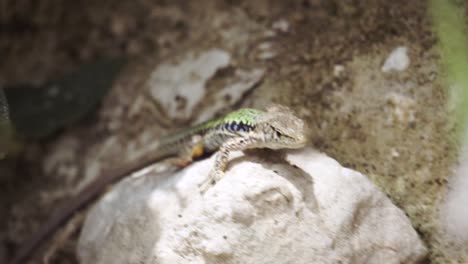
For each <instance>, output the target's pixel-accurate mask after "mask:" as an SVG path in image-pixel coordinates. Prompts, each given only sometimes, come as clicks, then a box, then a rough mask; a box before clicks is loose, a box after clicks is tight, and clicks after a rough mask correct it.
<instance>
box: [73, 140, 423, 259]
mask: <svg viewBox="0 0 468 264" xmlns="http://www.w3.org/2000/svg"><path fill="white" fill-rule="evenodd" d="M236 154H237V155H234V156H235V157H233V158H232V159H231V162H230V167H229V169H228V171H227V173H226V176H225V177H224V178H223V180H222V181H220V182H219V183H218V184H217V185H216V186H214V187H213V188H211V189H210V190H209V191H208V192H207V193H206V194H205V195H204V196H203V197H202V196H201V195H200V194H199V192H198V188H197V185H198V184H199V183H201V182H202V181H203V180H204V178H205V177H206V176H207V174H208V172H209V170H210V168H211V167H212V164H213V158H210V159H207V160H204V161H201V162H197V163H195V164H193V165H192V166H189V167H187V168H185V169H184V170H181V171H180V172H177V173H175V175H172V176H170V175H169V174H164V175H161V174H160V175H157V174H154V173H153V174H154V175H151V174H147V175H145V177H139V178H136V179H135V178H129V179H127V180H125V181H123V182H121V183H120V184H118V185H117V186H116V187H115V188H114V189H113V190H112V191H111V192H109V193H108V194H106V195H105V197H104V198H103V199H102V200H101V201H100V202H99V203H98V204H97V205H95V206H94V208H93V209H92V210H91V211H90V213H89V215H88V217H87V220H86V222H85V225H84V228H83V231H82V234H81V237H80V241H79V247H78V255H79V258H80V260H81V262H82V263H338V262H340V263H414V262H417V261H418V260H421V259H422V258H423V257H424V256H425V254H426V249H425V247H424V245H423V244H422V242H421V241H420V239H419V238H418V235H417V233H416V232H415V230H414V229H413V228H412V226H411V223H410V222H409V220H408V219H407V217H406V216H405V214H404V213H403V212H402V211H401V210H400V209H399V208H397V207H396V206H394V205H393V204H392V203H391V201H390V200H389V199H388V198H387V197H386V195H385V194H384V193H382V192H381V191H380V190H378V189H377V188H376V187H375V186H374V185H373V184H372V183H371V182H370V181H369V180H368V179H367V178H366V177H365V176H364V175H362V174H360V173H358V172H356V171H353V170H350V169H347V168H344V167H342V166H340V165H339V164H338V163H337V162H336V161H335V160H333V159H331V158H329V157H327V156H325V155H323V154H320V153H317V152H315V151H313V150H310V149H305V150H301V151H297V152H291V153H288V154H286V156H285V159H284V160H283V159H279V158H278V157H279V156H280V155H278V154H277V152H271V153H270V152H267V153H262V155H259V156H257V155H255V156H254V155H249V156H243V155H240V153H236ZM260 157H261V158H260Z"/></svg>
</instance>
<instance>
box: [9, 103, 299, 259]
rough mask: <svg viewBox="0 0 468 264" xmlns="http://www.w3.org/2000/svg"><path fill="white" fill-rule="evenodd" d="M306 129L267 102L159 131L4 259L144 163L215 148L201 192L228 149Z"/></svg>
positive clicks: (33, 244)
mask: <svg viewBox="0 0 468 264" xmlns="http://www.w3.org/2000/svg"><path fill="white" fill-rule="evenodd" d="M306 130H307V128H306V125H305V123H304V121H303V120H302V119H300V118H299V117H297V116H296V115H295V114H294V113H293V112H292V111H291V110H290V109H289V108H287V107H285V106H282V105H270V106H268V107H266V109H264V110H257V109H253V108H241V109H239V110H237V111H233V112H231V113H228V114H227V115H225V116H223V117H220V118H217V119H214V120H211V121H207V122H204V123H201V124H199V125H195V126H194V127H192V128H189V129H186V130H182V131H180V132H178V133H174V134H172V135H169V136H166V137H162V138H161V139H160V140H159V141H156V142H154V144H152V145H151V146H150V149H151V154H150V155H147V156H146V157H144V158H142V159H141V160H138V162H135V163H134V164H133V165H131V166H127V167H126V168H124V169H119V168H117V169H111V170H109V171H105V172H103V173H102V174H101V176H99V177H98V178H97V179H96V180H95V181H94V182H92V183H91V184H89V185H88V186H87V187H85V188H84V189H83V190H82V191H81V192H79V193H78V194H77V196H76V197H75V198H73V199H72V200H71V201H69V202H67V203H65V204H64V206H63V207H60V208H59V209H58V210H57V211H56V213H55V214H54V215H52V216H51V218H50V219H49V220H48V221H47V222H46V223H45V224H44V225H43V226H42V228H40V229H39V231H38V232H37V233H36V234H35V235H33V237H32V238H31V239H30V240H29V241H28V243H26V244H25V245H24V246H23V247H21V248H20V249H19V250H18V254H17V255H16V257H15V258H13V260H12V261H11V262H10V263H11V264H19V263H23V262H25V261H26V260H27V259H28V258H29V257H30V256H31V255H32V253H33V252H34V251H35V249H36V248H37V247H39V245H40V244H41V242H44V241H46V240H47V239H48V238H49V237H50V236H52V235H53V234H54V233H55V231H56V230H57V229H59V228H60V227H61V226H62V225H64V224H65V223H66V222H67V221H68V220H69V219H70V218H71V217H72V216H73V215H74V214H75V212H77V211H79V210H80V209H82V208H84V207H85V206H86V205H88V204H89V203H91V202H92V201H93V200H94V199H96V198H97V197H98V196H99V194H100V193H101V192H102V190H103V189H104V188H105V187H106V186H108V185H110V184H112V183H114V182H116V181H118V180H120V179H122V178H124V177H125V176H127V175H130V174H132V173H134V172H137V171H138V170H140V169H142V168H144V167H147V166H149V165H151V164H153V163H156V162H158V161H161V160H164V159H166V160H169V161H170V162H171V163H173V164H176V165H179V166H186V165H188V164H190V163H191V162H192V161H193V160H195V159H197V158H199V157H201V156H202V155H205V154H210V153H213V152H216V151H217V153H216V154H215V155H216V156H215V161H214V166H213V168H212V170H211V171H210V173H209V175H208V177H207V179H206V180H205V181H204V182H202V183H201V184H200V185H199V188H200V191H201V194H202V195H203V194H204V193H205V192H206V191H207V190H208V189H209V188H210V187H211V186H213V185H215V184H216V182H218V181H220V180H221V179H222V177H223V175H224V172H225V170H226V167H227V164H228V159H229V154H230V152H231V151H236V150H241V151H242V150H247V149H252V148H268V149H295V148H302V147H304V146H305V145H306V143H307V136H306ZM168 158H169V159H168Z"/></svg>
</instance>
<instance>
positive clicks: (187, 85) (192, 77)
mask: <svg viewBox="0 0 468 264" xmlns="http://www.w3.org/2000/svg"><path fill="white" fill-rule="evenodd" d="M230 60H231V55H230V54H229V53H227V52H226V51H224V50H219V49H212V50H208V51H206V52H203V53H201V54H200V55H198V56H197V57H195V56H194V55H193V54H188V55H187V57H186V58H185V59H184V60H183V61H181V62H179V63H177V64H162V65H160V66H159V67H158V68H157V69H156V70H155V71H154V72H153V73H152V74H151V76H150V78H149V80H148V86H149V88H150V92H151V95H152V97H153V98H154V100H156V101H157V102H158V103H159V104H161V105H162V106H163V107H164V109H165V110H166V112H167V113H168V115H169V116H170V117H171V118H179V119H188V118H189V117H190V115H191V114H192V113H193V108H194V107H195V106H196V104H197V103H199V102H200V101H201V100H202V99H203V97H204V96H205V84H206V82H207V81H208V80H209V79H210V78H211V77H212V76H213V75H214V74H215V73H216V71H217V70H219V69H220V68H224V67H226V66H228V65H229V62H230Z"/></svg>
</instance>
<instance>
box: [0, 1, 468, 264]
mask: <svg viewBox="0 0 468 264" xmlns="http://www.w3.org/2000/svg"><path fill="white" fill-rule="evenodd" d="M63 3H64V4H62V5H56V2H53V1H41V2H40V3H34V4H33V1H30V2H28V1H22V2H18V1H13V0H12V1H7V0H5V1H2V5H3V6H4V7H5V8H2V13H1V15H0V23H1V24H2V30H1V31H0V34H1V35H0V38H1V39H2V41H0V57H2V60H1V61H0V73H1V74H0V84H2V85H13V84H17V83H25V82H26V83H41V82H44V81H45V80H49V79H51V78H55V77H56V76H60V75H62V74H64V73H67V72H70V71H73V70H74V69H76V68H77V67H78V65H80V64H82V63H84V62H89V61H92V60H94V59H97V58H100V57H114V56H126V57H129V58H130V63H129V64H128V65H127V67H126V68H125V70H124V71H123V72H122V73H121V75H120V76H119V78H118V80H117V81H116V83H115V86H114V88H113V89H112V91H111V92H110V93H109V95H108V96H107V97H106V98H105V99H104V101H103V103H102V105H101V106H100V108H99V110H98V112H97V113H96V114H95V115H94V116H93V118H90V119H87V120H85V121H84V122H82V123H80V124H77V125H74V126H72V127H69V128H67V129H66V130H65V131H64V132H62V133H61V134H59V135H57V136H55V137H53V138H50V139H48V140H47V142H41V143H35V144H33V145H32V146H31V147H30V148H28V149H27V152H26V154H25V155H24V157H22V158H21V159H20V160H19V161H17V162H16V166H15V169H14V170H11V169H10V170H9V172H10V173H4V174H3V175H2V176H0V180H1V182H2V184H1V185H0V186H1V187H0V188H1V189H0V193H1V194H2V195H1V196H0V204H1V205H2V208H6V210H3V212H4V213H6V216H4V217H1V220H0V230H2V231H1V232H0V234H1V237H0V239H1V242H2V244H1V246H0V262H3V259H8V258H9V257H11V254H13V252H14V251H15V249H17V247H18V246H19V245H21V241H23V240H25V239H26V238H27V237H28V236H29V235H30V234H31V232H32V231H33V230H36V229H37V228H38V227H39V226H40V223H42V222H43V221H44V220H45V219H46V218H47V216H48V215H49V214H50V212H51V210H53V209H54V208H55V206H56V204H57V203H59V202H63V201H65V200H67V198H69V197H70V196H71V195H72V194H73V193H75V192H76V191H77V190H78V189H79V188H81V187H82V186H83V185H84V184H85V183H87V182H89V181H90V179H92V178H94V177H96V176H97V175H98V173H99V171H100V170H101V169H102V168H105V167H106V166H113V164H115V163H116V162H122V159H123V160H125V159H127V158H129V157H128V156H129V155H131V154H128V151H127V152H122V150H129V149H131V150H135V149H140V148H142V146H144V145H145V144H146V143H147V142H150V141H151V140H152V139H156V138H158V136H160V135H161V134H163V133H164V132H165V131H167V130H168V129H171V128H173V127H184V126H187V125H188V124H190V123H193V122H196V121H200V120H202V119H206V118H209V117H212V116H214V115H216V114H219V113H221V112H224V111H229V110H231V109H234V108H237V107H239V106H253V107H261V106H264V105H265V104H267V103H268V102H271V101H273V102H277V103H281V104H285V105H288V106H291V107H292V108H293V109H294V110H296V112H297V113H298V115H299V116H301V117H302V118H304V119H305V120H306V121H307V123H308V124H309V126H310V127H311V128H312V129H311V131H312V133H311V135H310V139H311V145H312V146H313V147H315V148H316V149H318V150H319V151H322V152H324V153H326V154H327V155H328V156H330V157H332V158H334V159H336V160H337V161H338V162H340V163H341V164H342V165H344V166H346V167H350V168H352V169H355V170H357V171H360V172H362V173H364V174H366V175H368V176H369V177H370V178H371V180H372V181H373V182H374V183H375V184H376V185H377V186H379V187H380V188H381V189H382V190H383V191H384V192H385V193H386V194H387V195H388V196H389V197H390V199H391V200H392V201H393V202H394V203H395V204H396V205H397V206H399V207H400V208H402V209H403V210H404V211H405V213H406V214H407V215H408V216H409V218H410V219H411V222H412V224H413V227H414V228H416V230H417V231H418V233H419V234H420V236H421V238H422V239H423V241H424V242H425V244H426V246H427V247H428V249H429V251H430V253H429V258H428V259H429V260H430V261H432V262H433V263H446V262H448V261H449V260H454V261H457V260H458V261H461V262H462V261H463V260H464V259H463V257H464V256H463V253H460V254H461V255H460V256H457V255H455V254H453V252H452V248H451V247H450V245H448V244H447V243H446V241H445V240H444V239H443V236H442V234H441V232H440V227H439V226H438V209H437V205H438V204H439V203H440V202H441V199H442V198H443V196H444V193H445V190H446V187H447V179H448V177H449V176H450V175H451V173H452V172H451V168H452V166H453V165H454V163H455V160H456V155H455V153H456V152H455V149H454V147H453V144H452V131H453V127H452V124H451V123H449V122H448V121H447V108H446V105H447V99H446V93H445V90H444V88H443V86H442V82H441V78H440V76H441V74H442V71H441V70H440V69H439V67H438V65H437V63H438V62H439V55H438V53H437V50H436V46H435V45H436V43H437V41H436V38H435V36H434V35H433V33H432V32H431V24H430V19H429V17H428V15H427V6H426V2H425V1H411V2H407V1H399V0H397V1H381V0H380V1H377V0H376V1H365V2H364V1H320V0H317V1H315V0H311V1H274V2H272V1H263V0H262V1H210V0H202V1H196V2H195V1H193V2H191V3H187V2H186V1H159V2H155V1H149V0H141V1H137V2H135V1H118V2H115V1H99V2H96V1H81V2H76V1H66V2H63ZM65 3H66V4H65ZM398 47H404V48H400V49H397V48H398ZM396 49H397V50H399V51H400V52H401V53H400V54H403V55H401V56H403V57H404V58H406V56H407V59H408V62H409V64H408V65H407V66H406V67H402V68H401V69H399V70H398V69H388V68H387V67H383V65H384V62H385V61H386V59H387V58H388V57H389V55H390V54H391V53H392V52H393V51H395V50H396ZM405 49H406V56H405V55H404V54H405V52H404V50H405ZM207 65H208V66H207ZM200 68H203V69H205V70H199V69H200ZM193 72H195V73H196V74H192V73H193ZM162 83H164V84H167V87H169V88H168V89H161V88H160V87H161V86H162V85H161V84H162ZM181 87H182V88H181ZM188 91H189V92H188ZM220 102H223V103H220ZM120 153H127V154H126V155H123V157H122V156H121V155H119V154H120ZM12 171H14V173H12ZM77 186H78V187H77ZM71 233H72V235H71V238H70V239H65V241H64V239H62V240H60V239H56V240H55V243H51V244H53V246H55V247H56V248H58V250H56V252H55V254H53V256H51V261H52V262H54V263H76V257H75V254H74V249H75V246H76V237H77V233H78V232H77V231H74V232H73V231H72V232H71ZM57 241H60V243H58V242H57ZM47 248H50V245H46V246H45V250H46V251H47ZM39 258H40V256H39V255H37V256H36V259H39ZM465 260H466V259H465Z"/></svg>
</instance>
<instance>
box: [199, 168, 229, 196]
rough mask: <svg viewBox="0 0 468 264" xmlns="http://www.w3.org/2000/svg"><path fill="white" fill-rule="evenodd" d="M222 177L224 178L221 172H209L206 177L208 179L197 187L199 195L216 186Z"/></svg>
mask: <svg viewBox="0 0 468 264" xmlns="http://www.w3.org/2000/svg"><path fill="white" fill-rule="evenodd" d="M223 176H224V173H223V172H221V171H212V172H210V175H209V176H208V178H207V179H206V180H205V181H203V182H202V183H201V184H200V185H199V188H200V193H201V194H202V195H203V194H204V193H205V192H206V191H208V190H209V189H210V188H211V187H213V186H214V185H216V183H217V182H218V181H219V180H221V178H222V177H223Z"/></svg>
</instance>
